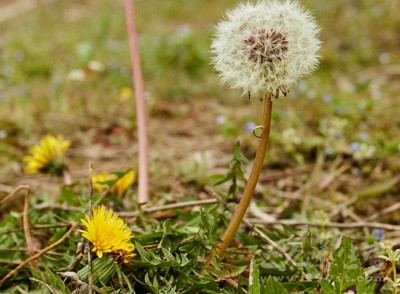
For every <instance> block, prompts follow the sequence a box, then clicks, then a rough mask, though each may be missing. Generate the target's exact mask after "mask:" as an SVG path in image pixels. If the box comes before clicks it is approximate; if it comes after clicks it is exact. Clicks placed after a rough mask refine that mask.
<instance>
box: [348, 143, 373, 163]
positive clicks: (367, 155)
mask: <svg viewBox="0 0 400 294" xmlns="http://www.w3.org/2000/svg"><path fill="white" fill-rule="evenodd" d="M375 152H376V148H375V146H369V145H367V144H365V143H361V144H359V148H358V149H357V150H355V151H354V153H353V157H354V159H355V160H364V159H371V158H372V157H374V155H375Z"/></svg>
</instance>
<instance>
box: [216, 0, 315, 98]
mask: <svg viewBox="0 0 400 294" xmlns="http://www.w3.org/2000/svg"><path fill="white" fill-rule="evenodd" d="M318 34H319V28H318V27H317V25H316V24H315V22H314V19H313V17H312V16H311V15H310V14H309V13H308V12H306V11H305V10H304V9H303V8H302V7H301V6H300V5H299V4H298V3H297V2H294V1H289V0H288V1H278V0H270V1H268V0H259V1H258V2H256V3H243V4H240V5H239V6H237V7H236V8H234V9H233V10H230V11H228V12H227V13H226V16H225V19H224V20H223V21H221V22H220V23H219V24H218V26H217V29H216V35H215V38H214V40H213V42H212V45H211V51H212V53H213V64H214V66H215V69H216V70H217V71H218V72H219V74H220V77H221V80H222V82H223V83H227V84H229V85H231V86H232V88H235V89H240V90H242V92H243V94H247V93H249V92H250V93H251V94H252V95H255V96H258V95H260V96H261V97H263V95H265V94H266V93H270V94H276V92H277V91H280V92H282V93H283V94H286V92H287V91H288V89H289V88H290V87H291V86H293V85H294V84H296V83H298V81H299V80H300V79H301V78H302V77H304V76H306V75H308V74H310V73H311V72H312V71H313V70H314V69H315V68H316V66H317V65H318V58H319V56H318V50H319V48H320V41H319V39H318Z"/></svg>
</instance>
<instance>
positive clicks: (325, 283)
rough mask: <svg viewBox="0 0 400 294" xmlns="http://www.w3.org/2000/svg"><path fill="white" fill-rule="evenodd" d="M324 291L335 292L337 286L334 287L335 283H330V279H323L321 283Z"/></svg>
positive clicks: (327, 292) (327, 293)
mask: <svg viewBox="0 0 400 294" xmlns="http://www.w3.org/2000/svg"><path fill="white" fill-rule="evenodd" d="M320 286H321V289H322V292H323V293H324V294H335V293H336V292H335V288H334V287H333V285H332V284H331V283H329V281H328V280H321V283H320Z"/></svg>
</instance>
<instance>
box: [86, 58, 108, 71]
mask: <svg viewBox="0 0 400 294" xmlns="http://www.w3.org/2000/svg"><path fill="white" fill-rule="evenodd" d="M88 67H89V69H90V70H92V71H103V70H104V64H102V63H101V62H100V61H97V60H91V61H90V62H89V64H88Z"/></svg>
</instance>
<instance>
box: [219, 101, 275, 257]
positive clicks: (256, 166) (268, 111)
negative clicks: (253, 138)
mask: <svg viewBox="0 0 400 294" xmlns="http://www.w3.org/2000/svg"><path fill="white" fill-rule="evenodd" d="M271 118H272V100H271V97H270V96H267V97H266V99H265V105H264V116H263V124H262V126H263V127H262V133H261V137H260V142H259V144H258V148H257V153H256V158H255V159H254V163H253V167H252V169H251V173H250V176H249V179H248V181H247V184H246V187H245V189H244V192H243V196H242V198H241V199H240V202H239V204H238V206H237V208H236V210H235V213H234V214H233V217H232V219H231V221H230V223H229V225H228V227H227V228H226V230H225V233H224V235H223V237H222V241H221V243H219V244H218V246H217V247H216V252H217V256H218V257H219V258H222V256H223V255H224V254H225V251H226V249H227V248H228V247H229V245H230V243H231V242H232V239H233V237H234V236H235V234H236V231H237V229H238V228H239V225H240V223H241V222H242V220H243V217H244V215H245V213H246V210H247V208H248V207H249V205H250V201H251V198H252V197H253V193H254V190H255V188H256V186H257V182H258V178H259V177H260V173H261V169H262V166H263V162H264V158H265V153H266V152H267V147H268V142H269V133H270V130H271Z"/></svg>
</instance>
